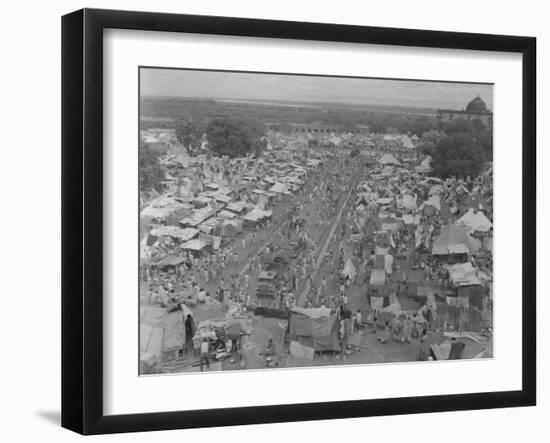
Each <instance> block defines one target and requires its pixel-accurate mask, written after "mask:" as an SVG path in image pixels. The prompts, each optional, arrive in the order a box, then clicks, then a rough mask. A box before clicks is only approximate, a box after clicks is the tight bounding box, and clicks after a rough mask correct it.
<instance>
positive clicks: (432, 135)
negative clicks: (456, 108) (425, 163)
mask: <svg viewBox="0 0 550 443" xmlns="http://www.w3.org/2000/svg"><path fill="white" fill-rule="evenodd" d="M445 137H446V135H445V134H444V133H443V132H441V131H438V130H436V129H430V130H429V131H426V132H423V133H422V136H421V137H420V143H419V144H418V148H419V149H420V151H421V152H422V153H423V154H426V155H431V156H433V153H434V151H435V149H436V147H437V145H438V144H439V143H440V142H441V140H443V139H444V138H445Z"/></svg>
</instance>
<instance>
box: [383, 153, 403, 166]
mask: <svg viewBox="0 0 550 443" xmlns="http://www.w3.org/2000/svg"><path fill="white" fill-rule="evenodd" d="M378 163H380V164H381V165H399V161H398V160H397V159H396V158H395V157H394V156H393V155H392V154H384V155H383V156H382V157H380V159H378Z"/></svg>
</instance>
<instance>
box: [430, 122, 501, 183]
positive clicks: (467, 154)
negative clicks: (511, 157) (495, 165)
mask: <svg viewBox="0 0 550 443" xmlns="http://www.w3.org/2000/svg"><path fill="white" fill-rule="evenodd" d="M420 147H421V150H422V151H423V152H424V153H425V154H428V155H430V156H431V157H432V167H433V170H434V174H435V175H436V176H438V177H441V178H447V177H452V176H454V177H468V176H469V177H476V176H477V175H478V174H479V173H480V172H481V170H482V169H483V167H484V164H485V163H486V162H488V161H492V160H493V131H492V128H491V127H486V126H485V125H484V124H483V123H482V122H481V121H480V120H453V121H451V122H448V123H445V124H444V125H442V126H441V130H429V131H426V132H424V133H423V134H422V137H421V145H420Z"/></svg>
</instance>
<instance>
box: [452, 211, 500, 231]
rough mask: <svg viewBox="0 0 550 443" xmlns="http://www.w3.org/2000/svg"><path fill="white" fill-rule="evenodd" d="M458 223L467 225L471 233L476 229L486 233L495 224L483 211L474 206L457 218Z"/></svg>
mask: <svg viewBox="0 0 550 443" xmlns="http://www.w3.org/2000/svg"><path fill="white" fill-rule="evenodd" d="M457 224H459V225H461V226H464V227H466V228H467V229H468V231H469V232H470V233H474V232H476V231H478V232H483V233H485V232H488V231H489V230H490V229H491V227H492V226H493V224H492V223H491V221H490V220H489V219H488V218H487V217H486V216H485V214H484V213H483V212H481V211H476V210H475V209H472V208H470V209H469V210H468V212H466V213H465V214H464V215H463V216H462V217H460V218H459V219H458V220H457Z"/></svg>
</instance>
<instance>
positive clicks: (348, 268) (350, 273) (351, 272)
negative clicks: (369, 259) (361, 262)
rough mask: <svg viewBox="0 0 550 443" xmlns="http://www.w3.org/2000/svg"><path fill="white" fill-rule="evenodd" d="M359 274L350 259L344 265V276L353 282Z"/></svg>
mask: <svg viewBox="0 0 550 443" xmlns="http://www.w3.org/2000/svg"><path fill="white" fill-rule="evenodd" d="M356 274H357V272H356V270H355V265H354V264H353V262H352V261H351V259H348V261H347V262H346V264H345V265H344V269H343V271H342V275H343V276H346V277H349V278H350V279H351V280H353V279H355V275H356Z"/></svg>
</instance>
